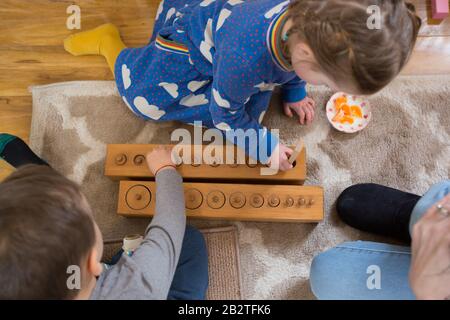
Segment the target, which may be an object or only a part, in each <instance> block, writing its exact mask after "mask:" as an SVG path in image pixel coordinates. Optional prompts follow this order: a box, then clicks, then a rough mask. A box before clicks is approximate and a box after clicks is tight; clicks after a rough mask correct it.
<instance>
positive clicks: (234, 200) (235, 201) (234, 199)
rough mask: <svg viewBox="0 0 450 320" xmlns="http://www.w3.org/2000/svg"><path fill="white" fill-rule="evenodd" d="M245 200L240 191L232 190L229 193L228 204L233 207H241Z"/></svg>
mask: <svg viewBox="0 0 450 320" xmlns="http://www.w3.org/2000/svg"><path fill="white" fill-rule="evenodd" d="M245 202H246V199H245V195H244V194H243V193H242V192H234V193H232V194H231V195H230V205H231V206H232V207H233V208H235V209H240V208H242V207H243V206H244V205H245Z"/></svg>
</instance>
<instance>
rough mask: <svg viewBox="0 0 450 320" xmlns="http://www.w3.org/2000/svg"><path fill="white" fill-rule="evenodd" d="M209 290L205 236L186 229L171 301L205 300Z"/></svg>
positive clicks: (172, 287) (195, 230) (192, 229)
mask: <svg viewBox="0 0 450 320" xmlns="http://www.w3.org/2000/svg"><path fill="white" fill-rule="evenodd" d="M207 288H208V253H207V250H206V243H205V239H204V237H203V235H202V234H201V233H200V231H198V230H197V229H195V228H193V227H190V226H188V227H186V232H185V234H184V240H183V246H182V248H181V255H180V259H179V261H178V266H177V269H176V271H175V276H174V278H173V281H172V286H171V288H170V291H169V295H168V297H167V298H168V299H169V300H203V299H205V296H206V289H207Z"/></svg>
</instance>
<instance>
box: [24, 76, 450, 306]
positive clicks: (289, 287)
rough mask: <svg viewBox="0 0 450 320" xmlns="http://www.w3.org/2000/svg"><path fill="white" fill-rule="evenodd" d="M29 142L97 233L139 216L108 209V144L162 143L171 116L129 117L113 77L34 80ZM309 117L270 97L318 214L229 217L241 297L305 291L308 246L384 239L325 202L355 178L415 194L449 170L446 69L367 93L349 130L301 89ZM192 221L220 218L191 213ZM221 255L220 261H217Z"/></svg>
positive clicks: (321, 93)
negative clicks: (86, 207) (321, 195)
mask: <svg viewBox="0 0 450 320" xmlns="http://www.w3.org/2000/svg"><path fill="white" fill-rule="evenodd" d="M32 92H33V119H32V131H31V137H30V141H31V146H32V147H33V149H34V150H35V151H36V152H37V153H38V154H40V155H41V156H42V157H43V158H44V159H46V160H47V161H48V162H49V163H51V164H52V165H53V166H54V167H55V168H56V169H57V170H59V171H61V172H63V173H64V174H66V175H67V176H68V177H70V178H71V179H73V180H75V181H76V182H78V183H80V184H81V185H82V188H83V191H84V192H85V194H86V195H87V197H88V200H89V201H90V203H91V204H92V205H93V208H94V211H95V218H96V220H97V221H98V223H99V225H100V227H101V229H102V231H103V233H104V235H105V238H106V239H108V238H120V237H122V236H123V235H125V234H130V233H139V232H142V231H143V230H144V229H145V226H146V225H147V224H148V221H149V220H147V219H129V218H123V217H120V216H118V215H116V214H115V212H116V205H117V191H118V184H117V182H113V181H111V180H109V179H107V178H105V177H103V165H104V156H105V151H106V144H108V143H170V132H171V131H172V130H173V129H174V128H178V127H185V128H190V127H189V126H184V125H180V124H178V123H150V122H145V121H143V120H141V119H138V118H137V117H135V116H134V115H133V114H132V113H131V112H130V111H128V109H127V108H126V107H125V105H124V104H123V102H122V100H121V98H120V97H119V96H118V95H117V90H116V88H115V85H114V83H113V82H105V81H90V82H69V83H60V84H54V85H48V86H39V87H33V88H32ZM309 92H310V95H311V96H312V97H313V98H314V99H315V100H316V103H317V106H318V107H317V118H316V120H315V122H314V123H313V124H312V125H311V126H308V127H303V126H300V125H298V123H297V121H296V120H295V119H288V118H286V117H285V116H284V115H283V114H282V110H281V106H280V101H279V97H278V96H275V97H274V99H273V101H272V106H271V108H270V110H269V111H268V112H267V114H266V116H265V119H264V124H265V125H266V126H268V127H269V128H280V129H281V130H280V138H281V140H282V141H283V142H284V143H286V144H293V143H295V142H296V140H297V138H298V137H303V138H304V140H305V144H306V146H307V155H308V181H307V184H313V185H322V186H324V187H325V208H326V218H325V220H324V221H323V222H322V223H319V224H285V223H248V222H237V223H234V225H235V226H236V227H237V228H238V232H239V251H240V261H241V271H242V289H243V297H244V298H253V299H311V298H313V295H312V293H311V291H310V289H309V282H308V278H309V266H310V263H311V260H312V258H313V257H314V255H316V254H317V253H319V252H321V251H323V250H325V249H327V248H330V247H332V246H334V245H336V244H339V243H341V242H343V241H348V240H356V239H365V240H383V241H389V239H381V238H378V237H374V236H371V235H368V234H364V233H361V232H359V231H357V230H354V229H352V228H350V227H348V226H345V225H344V224H343V223H342V222H341V221H339V219H338V218H337V216H336V213H335V211H334V207H333V204H334V202H335V200H336V198H337V196H338V195H339V193H340V192H341V191H342V190H344V189H345V188H346V187H348V186H349V185H351V184H354V183H360V182H374V183H381V184H385V185H389V186H391V187H395V188H399V189H403V190H406V191H410V192H415V193H418V194H420V193H423V192H424V191H426V190H427V188H428V187H429V186H430V185H431V184H433V183H435V182H438V181H439V180H441V179H444V178H448V177H449V175H450V162H449V159H450V145H449V141H450V108H449V101H450V77H449V76H432V77H400V78H398V79H397V80H396V81H394V82H393V83H392V84H391V85H390V86H389V87H388V88H386V89H385V90H383V91H382V92H380V93H379V94H377V95H375V96H372V97H371V98H370V101H371V104H372V109H373V113H374V116H373V119H372V122H371V123H370V124H369V126H368V127H367V128H366V129H364V130H363V131H362V132H360V133H357V134H343V133H339V132H337V131H336V130H334V129H332V128H331V126H330V125H329V124H328V122H327V120H326V116H325V110H324V106H325V103H326V101H327V100H328V99H329V97H330V96H331V95H332V92H330V91H329V90H327V89H324V88H321V87H316V88H310V91H309ZM192 224H194V225H196V226H199V227H215V226H227V225H230V223H229V222H223V221H215V222H210V221H192ZM224 263H225V262H224Z"/></svg>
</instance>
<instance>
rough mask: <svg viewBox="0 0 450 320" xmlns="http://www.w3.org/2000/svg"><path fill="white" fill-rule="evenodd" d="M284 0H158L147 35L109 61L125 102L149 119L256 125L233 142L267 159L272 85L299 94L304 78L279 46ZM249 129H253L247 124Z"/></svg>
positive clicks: (292, 96)
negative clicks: (251, 136) (252, 138)
mask: <svg viewBox="0 0 450 320" xmlns="http://www.w3.org/2000/svg"><path fill="white" fill-rule="evenodd" d="M288 5H289V1H281V0H246V1H243V0H227V1H226V0H188V1H182V0H164V1H163V2H161V4H160V6H159V8H158V12H157V17H156V22H155V27H154V32H153V36H152V38H151V41H150V43H149V44H148V45H147V46H145V47H142V48H127V49H124V50H123V51H122V52H121V53H120V55H119V57H118V59H117V61H116V65H115V76H116V82H117V86H118V89H119V92H120V94H121V96H122V98H123V100H124V102H125V103H126V104H127V106H128V107H129V108H130V109H131V110H132V111H133V112H134V113H135V114H137V115H138V116H140V117H143V118H145V119H148V120H155V121H171V120H178V121H182V122H185V123H191V124H193V123H194V122H196V121H201V122H202V125H203V126H205V127H212V128H213V127H215V128H218V129H220V130H222V131H224V132H225V133H227V135H228V133H230V132H234V131H233V129H242V130H244V132H254V133H255V134H256V143H248V142H247V143H245V140H236V139H233V138H230V137H228V138H229V139H232V140H233V142H235V143H237V144H238V146H239V147H241V148H243V149H244V150H245V151H246V153H247V154H248V155H249V156H250V157H252V158H254V159H258V160H260V161H261V162H263V163H264V162H267V160H268V158H269V156H270V155H271V153H272V151H273V149H274V148H275V147H276V145H277V144H278V137H277V136H276V135H273V134H271V132H270V131H268V130H266V128H264V127H263V126H262V125H261V122H262V120H263V118H264V114H265V112H266V110H267V107H268V106H269V102H270V98H271V95H272V91H273V90H274V88H275V87H276V86H282V92H283V97H284V101H286V102H297V101H300V100H302V99H303V98H305V96H306V91H305V82H304V81H303V80H301V79H300V78H298V77H297V76H296V74H295V73H294V72H293V70H292V68H291V66H290V64H289V62H288V61H287V60H286V58H285V57H284V55H283V53H282V48H281V31H282V28H283V26H284V23H285V22H286V20H287V19H286V9H287V6H288ZM249 129H253V130H254V131H253V130H249Z"/></svg>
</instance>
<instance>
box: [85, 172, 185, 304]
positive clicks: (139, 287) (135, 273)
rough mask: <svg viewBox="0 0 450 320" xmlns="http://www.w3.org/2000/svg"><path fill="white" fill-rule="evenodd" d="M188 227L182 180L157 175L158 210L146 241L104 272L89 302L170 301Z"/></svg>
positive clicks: (175, 174)
mask: <svg viewBox="0 0 450 320" xmlns="http://www.w3.org/2000/svg"><path fill="white" fill-rule="evenodd" d="M185 228H186V215H185V207H184V192H183V185H182V178H181V176H180V175H179V174H178V172H177V171H175V170H163V171H161V172H159V173H158V174H157V176H156V211H155V216H154V217H153V220H152V222H151V223H150V225H149V226H148V228H147V231H146V235H145V237H144V241H143V242H142V244H141V245H140V246H139V248H137V249H136V251H135V252H134V254H133V255H132V256H131V257H129V256H127V255H123V256H122V258H121V259H120V260H119V262H118V263H117V264H116V265H114V266H112V267H111V268H109V269H107V270H104V271H103V273H102V274H101V275H100V277H99V278H98V280H97V284H96V286H95V288H94V290H93V292H92V294H91V297H90V299H92V300H98V299H146V300H148V299H152V300H163V299H167V295H168V293H169V289H170V286H171V283H172V279H173V276H174V273H175V269H176V267H177V264H178V258H179V256H180V251H181V245H182V243H183V237H184V231H185Z"/></svg>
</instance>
